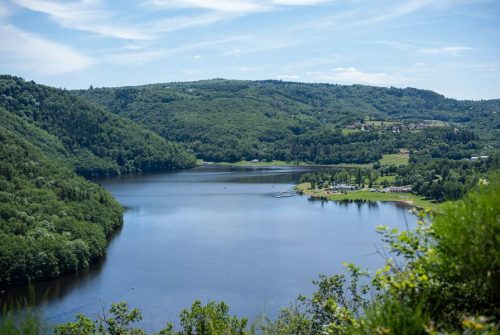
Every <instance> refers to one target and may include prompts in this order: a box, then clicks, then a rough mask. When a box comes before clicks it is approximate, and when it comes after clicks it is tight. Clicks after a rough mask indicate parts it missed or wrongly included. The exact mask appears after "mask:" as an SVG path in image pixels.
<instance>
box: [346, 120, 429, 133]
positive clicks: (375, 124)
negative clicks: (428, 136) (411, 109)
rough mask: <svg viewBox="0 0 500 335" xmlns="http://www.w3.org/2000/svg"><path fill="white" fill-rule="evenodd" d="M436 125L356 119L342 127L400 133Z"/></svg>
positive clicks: (425, 122) (426, 122)
mask: <svg viewBox="0 0 500 335" xmlns="http://www.w3.org/2000/svg"><path fill="white" fill-rule="evenodd" d="M436 126H437V125H436V124H434V123H432V122H430V121H420V122H414V123H397V122H394V121H366V122H362V121H356V122H354V123H351V124H348V125H347V126H345V127H344V129H347V130H360V131H372V130H376V129H378V130H380V129H384V130H386V131H391V132H393V133H400V132H404V131H411V130H422V129H425V128H429V127H436Z"/></svg>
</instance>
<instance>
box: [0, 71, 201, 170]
mask: <svg viewBox="0 0 500 335" xmlns="http://www.w3.org/2000/svg"><path fill="white" fill-rule="evenodd" d="M0 106H1V107H4V108H5V109H6V111H5V110H4V111H0V117H1V119H2V124H3V125H4V126H5V127H6V129H8V130H11V131H15V132H16V131H21V133H19V135H20V136H21V137H24V138H26V139H28V140H29V141H30V142H31V143H32V144H33V145H34V146H37V147H39V148H40V149H41V150H42V152H44V153H45V154H48V155H51V156H54V155H55V157H57V158H64V159H65V161H66V162H67V163H69V164H70V165H72V166H73V167H74V168H75V170H76V171H77V172H78V173H79V174H81V175H84V176H87V177H95V176H106V175H117V174H120V173H128V172H136V171H151V170H169V169H176V168H186V167H192V166H194V165H195V163H196V161H195V158H194V156H193V155H191V154H188V153H187V152H186V151H185V150H184V149H182V148H181V147H179V146H178V145H176V144H173V143H170V142H168V141H166V140H165V139H164V138H162V137H160V136H158V135H156V134H154V133H153V132H151V131H149V130H146V129H144V128H141V127H140V126H138V125H137V124H135V123H134V122H131V121H130V120H127V119H125V118H123V117H120V116H117V115H115V114H113V113H110V112H108V111H106V110H105V109H103V108H101V107H97V106H95V105H93V104H92V103H89V102H88V101H85V100H84V99H82V98H79V97H76V96H75V95H73V94H71V93H70V92H68V91H66V90H62V89H56V88H51V87H47V86H43V85H38V84H35V83H34V82H32V81H30V82H28V81H24V80H23V79H21V78H17V77H11V76H6V75H2V76H0ZM14 115H15V116H18V117H19V118H14V117H13V116H14ZM27 125H32V126H34V127H31V128H30V130H29V131H26V126H27ZM23 129H24V130H23ZM42 130H45V131H46V132H47V133H48V134H49V135H52V136H46V134H44V135H40V131H42Z"/></svg>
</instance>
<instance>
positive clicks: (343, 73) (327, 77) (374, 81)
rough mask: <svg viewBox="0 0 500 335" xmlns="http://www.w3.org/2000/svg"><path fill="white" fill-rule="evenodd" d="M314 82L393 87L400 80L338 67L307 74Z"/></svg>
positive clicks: (375, 73) (382, 74)
mask: <svg viewBox="0 0 500 335" xmlns="http://www.w3.org/2000/svg"><path fill="white" fill-rule="evenodd" d="M307 74H308V75H309V76H310V77H311V78H312V79H313V80H314V81H323V82H333V83H339V84H367V85H382V86H386V85H392V84H396V83H398V82H399V81H400V80H399V79H398V78H396V76H394V75H391V74H387V73H382V72H363V71H361V70H358V69H357V68H355V67H338V68H335V69H333V71H327V72H321V71H316V72H309V73H307Z"/></svg>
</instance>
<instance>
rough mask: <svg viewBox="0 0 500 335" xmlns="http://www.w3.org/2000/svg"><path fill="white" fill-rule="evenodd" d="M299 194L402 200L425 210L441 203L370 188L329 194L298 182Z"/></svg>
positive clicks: (318, 196)
mask: <svg viewBox="0 0 500 335" xmlns="http://www.w3.org/2000/svg"><path fill="white" fill-rule="evenodd" d="M294 189H295V191H297V192H298V193H299V194H304V195H308V196H310V197H311V198H313V199H318V200H321V199H322V200H328V201H383V202H400V203H404V204H407V205H409V206H413V207H416V208H418V209H424V210H427V209H428V210H432V211H435V210H437V209H438V208H439V207H440V206H441V204H438V203H435V202H432V201H430V200H427V199H425V198H423V197H420V196H417V195H414V194H409V193H385V192H371V191H368V190H356V191H349V192H347V193H335V194H329V193H327V192H326V190H324V189H314V190H313V189H311V184H310V183H301V184H297V185H296V186H295V187H294Z"/></svg>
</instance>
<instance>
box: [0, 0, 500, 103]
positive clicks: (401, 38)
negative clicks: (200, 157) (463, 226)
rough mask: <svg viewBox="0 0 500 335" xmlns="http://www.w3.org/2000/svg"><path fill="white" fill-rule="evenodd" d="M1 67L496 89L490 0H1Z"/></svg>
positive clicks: (498, 19)
mask: <svg viewBox="0 0 500 335" xmlns="http://www.w3.org/2000/svg"><path fill="white" fill-rule="evenodd" d="M0 72H1V73H7V74H14V75H19V76H22V77H24V78H26V79H29V80H35V81H37V82H40V83H44V84H48V85H52V86H56V87H66V88H87V87H89V86H90V85H91V84H92V85H93V86H95V87H101V86H123V85H138V84H145V83H155V82H169V81H190V80H198V79H210V78H220V77H222V78H231V79H282V80H289V81H303V82H329V83H338V84H354V83H355V84H368V85H377V86H396V87H407V86H411V87H417V88H425V89H432V90H435V91H437V92H439V93H442V94H444V95H446V96H449V97H454V98H459V99H488V98H500V1H498V0H493V1H491V0H478V1H472V0H394V1H381V0H331V1H328V0H227V1H226V0H136V1H132V0H120V1H118V0H115V1H104V0H101V1H100V0H81V1H62V0H60V1H51V0H0Z"/></svg>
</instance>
